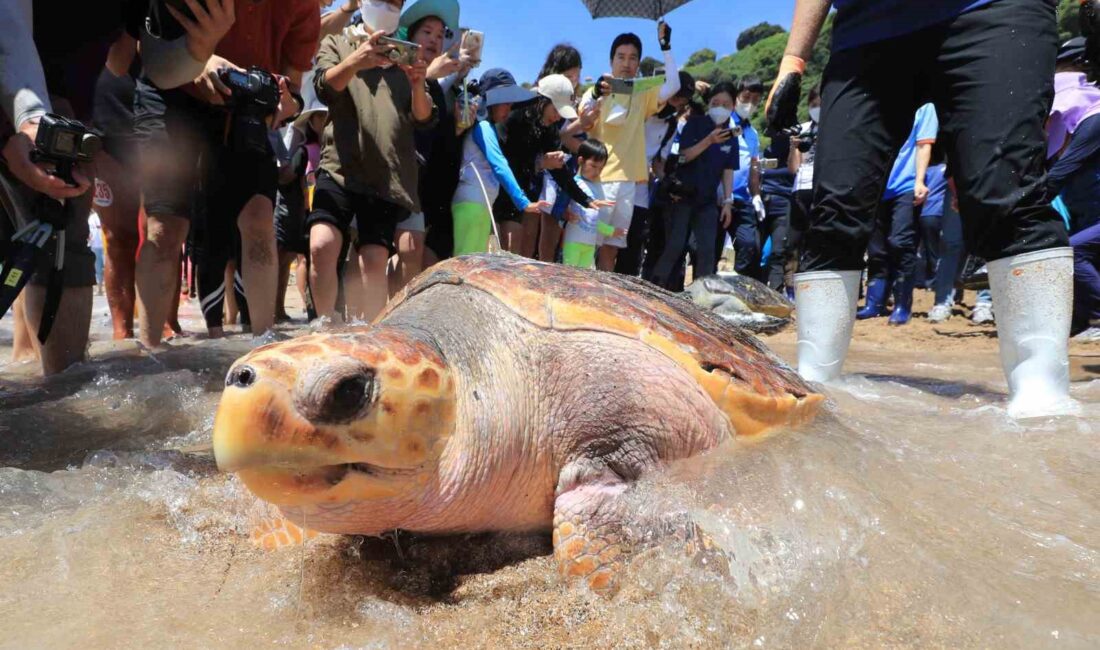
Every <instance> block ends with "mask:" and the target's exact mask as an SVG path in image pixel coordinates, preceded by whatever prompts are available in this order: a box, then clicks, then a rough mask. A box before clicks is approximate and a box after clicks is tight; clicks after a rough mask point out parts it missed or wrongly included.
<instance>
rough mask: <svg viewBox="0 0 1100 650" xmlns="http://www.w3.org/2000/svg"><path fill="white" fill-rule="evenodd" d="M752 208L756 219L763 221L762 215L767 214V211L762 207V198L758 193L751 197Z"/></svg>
mask: <svg viewBox="0 0 1100 650" xmlns="http://www.w3.org/2000/svg"><path fill="white" fill-rule="evenodd" d="M752 209H753V210H756V220H757V221H763V220H764V217H766V216H768V211H767V210H765V209H764V199H762V198H761V197H760V195H759V194H757V195H756V196H754V197H752Z"/></svg>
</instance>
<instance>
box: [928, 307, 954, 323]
mask: <svg viewBox="0 0 1100 650" xmlns="http://www.w3.org/2000/svg"><path fill="white" fill-rule="evenodd" d="M949 318H951V305H936V306H935V307H933V308H932V309H931V310H929V312H928V322H929V323H943V322H946V321H947V319H949Z"/></svg>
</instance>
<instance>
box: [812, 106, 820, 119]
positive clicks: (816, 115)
mask: <svg viewBox="0 0 1100 650" xmlns="http://www.w3.org/2000/svg"><path fill="white" fill-rule="evenodd" d="M810 119H811V120H813V121H814V122H817V121H818V120H820V119H821V107H820V106H815V107H813V108H811V109H810Z"/></svg>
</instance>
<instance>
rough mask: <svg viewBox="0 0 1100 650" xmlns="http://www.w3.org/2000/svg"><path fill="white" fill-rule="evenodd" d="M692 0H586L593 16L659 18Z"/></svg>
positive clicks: (585, 2)
mask: <svg viewBox="0 0 1100 650" xmlns="http://www.w3.org/2000/svg"><path fill="white" fill-rule="evenodd" d="M689 2H691V0H584V5H585V6H586V7H588V13H590V14H592V17H593V18H609V17H611V16H623V17H631V18H650V19H652V20H657V19H659V18H660V17H661V16H664V15H665V14H667V13H668V12H670V11H672V10H673V9H675V8H677V7H679V6H681V5H686V4H687V3H689Z"/></svg>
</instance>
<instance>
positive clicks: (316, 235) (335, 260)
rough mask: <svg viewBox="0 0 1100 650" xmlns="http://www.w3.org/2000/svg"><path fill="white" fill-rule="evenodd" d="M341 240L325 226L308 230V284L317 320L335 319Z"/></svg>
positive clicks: (333, 230) (320, 224)
mask: <svg viewBox="0 0 1100 650" xmlns="http://www.w3.org/2000/svg"><path fill="white" fill-rule="evenodd" d="M343 241H344V237H343V235H342V234H341V233H340V230H339V229H338V228H337V227H336V226H333V225H332V224H329V223H323V222H322V223H315V224H313V227H311V228H310V229H309V256H310V266H309V273H310V277H309V282H310V287H311V289H312V292H313V306H314V308H315V309H316V310H317V315H318V316H319V317H321V318H332V319H335V318H336V292H337V290H338V288H339V287H338V284H337V276H336V274H337V269H338V268H339V257H340V248H341V246H343Z"/></svg>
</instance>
